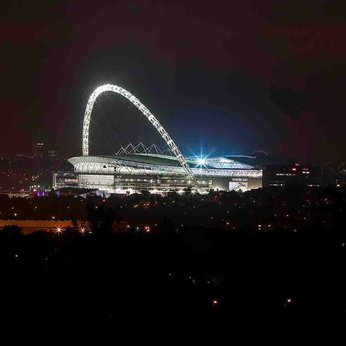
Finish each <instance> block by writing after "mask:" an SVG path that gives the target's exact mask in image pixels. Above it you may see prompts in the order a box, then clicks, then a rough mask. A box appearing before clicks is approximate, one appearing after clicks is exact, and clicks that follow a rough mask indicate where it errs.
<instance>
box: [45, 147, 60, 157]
mask: <svg viewBox="0 0 346 346" xmlns="http://www.w3.org/2000/svg"><path fill="white" fill-rule="evenodd" d="M47 156H49V157H57V156H58V152H57V151H56V150H55V149H49V150H47Z"/></svg>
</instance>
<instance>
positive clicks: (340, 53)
mask: <svg viewBox="0 0 346 346" xmlns="http://www.w3.org/2000/svg"><path fill="white" fill-rule="evenodd" d="M345 37H346V2H345V1H344V0H335V1H326V0H285V1H280V0H276V1H275V0H257V1H256V0H252V1H251V0H241V1H240V0H225V1H218V0H215V1H194V0H185V1H183V0H179V1H168V0H167V1H156V0H152V1H145V0H142V1H139V0H134V1H131V0H126V1H116V0H97V1H93V0H88V1H85V0H69V1H67V0H66V1H65V0H49V1H47V0H30V1H27V0H22V1H16V0H13V1H4V0H2V1H1V2H0V44H1V54H0V75H1V79H0V81H1V93H0V106H1V108H0V109H1V121H2V122H1V126H0V138H1V141H0V153H1V154H3V155H10V154H14V153H29V152H30V151H31V146H32V144H33V142H34V141H36V140H44V141H46V142H47V143H49V144H51V145H55V146H57V147H58V149H59V150H60V152H61V153H63V154H64V155H80V154H81V126H82V118H83V113H84V108H85V105H86V102H87V99H88V96H89V95H90V93H91V92H92V91H93V89H95V88H96V87H97V86H99V85H101V84H103V83H105V82H109V83H116V84H118V85H120V86H122V87H124V88H127V89H128V90H129V91H131V92H132V93H133V94H134V95H136V96H137V97H138V98H139V99H140V100H141V101H142V102H143V103H144V104H145V105H146V106H147V107H148V108H149V109H150V110H151V111H152V112H153V113H154V114H155V115H156V116H157V118H158V119H159V120H160V121H161V122H162V123H163V124H164V126H165V127H166V130H167V131H168V132H169V133H170V135H171V136H172V137H173V138H174V139H175V141H176V143H177V144H178V146H179V147H180V148H181V149H182V151H183V152H184V153H185V154H186V155H190V154H191V153H193V152H198V151H200V150H201V149H200V148H202V149H203V151H204V152H209V151H213V152H214V153H227V152H229V153H251V152H253V151H255V150H264V151H267V152H269V153H273V154H281V155H283V156H286V157H293V158H296V159H297V160H300V161H303V162H305V161H306V162H315V163H324V162H325V161H327V160H338V159H341V158H344V157H345V156H346V145H345V138H346V136H345V128H346V117H345V108H346V94H345V90H346V64H345V58H346V46H345ZM99 101H100V102H99V104H98V107H97V109H95V114H94V115H95V121H96V122H97V119H98V125H100V124H101V125H102V124H103V126H104V127H105V128H106V130H109V129H110V128H112V129H113V130H114V131H113V132H115V133H116V138H117V139H116V140H118V141H119V142H121V143H123V144H125V142H126V141H127V140H128V139H129V140H132V141H134V142H135V141H136V140H137V139H142V140H144V141H146V143H147V144H150V143H151V142H156V139H154V140H151V139H152V138H146V137H150V135H149V132H150V131H149V130H147V129H146V128H147V127H146V126H145V125H147V123H146V120H145V119H144V117H141V116H140V114H138V113H137V111H136V110H135V109H134V108H133V107H132V106H130V105H129V104H128V102H127V103H126V102H125V101H124V100H121V97H119V96H114V95H104V96H102V97H100V100H99ZM99 113H100V114H101V113H102V114H101V115H99ZM102 117H105V118H107V119H108V120H107V121H110V122H112V123H111V124H109V125H107V121H106V120H105V121H104V122H103V123H102V122H101V118H102ZM96 118H97V119H96ZM132 119H136V120H133V121H132ZM99 130H100V131H101V132H102V127H101V129H99ZM106 130H105V131H106ZM92 133H93V134H94V135H92V138H93V143H92V145H94V150H96V149H98V142H99V141H98V137H97V130H96V129H92ZM101 137H102V136H101ZM155 138H157V137H155ZM150 140H151V142H149V141H150ZM112 144H114V145H115V144H116V143H112Z"/></svg>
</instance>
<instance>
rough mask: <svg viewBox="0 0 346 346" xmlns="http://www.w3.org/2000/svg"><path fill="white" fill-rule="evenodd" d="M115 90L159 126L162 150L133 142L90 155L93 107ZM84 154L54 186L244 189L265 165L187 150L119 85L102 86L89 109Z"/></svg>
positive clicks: (258, 182) (257, 183)
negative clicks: (189, 153)
mask: <svg viewBox="0 0 346 346" xmlns="http://www.w3.org/2000/svg"><path fill="white" fill-rule="evenodd" d="M108 91H112V92H114V93H117V94H120V95H121V96H123V97H125V98H126V99H128V100H129V101H130V102H131V103H132V104H133V105H134V106H136V107H137V108H138V109H139V110H140V111H141V113H142V114H143V115H144V116H145V117H146V119H147V120H148V121H149V123H151V124H152V126H154V128H155V129H156V130H157V131H158V133H159V134H160V136H161V137H162V139H163V140H164V141H165V142H166V144H167V149H166V150H164V151H162V150H160V149H159V148H158V147H157V146H156V145H154V144H153V145H151V146H145V145H144V144H143V143H139V144H137V145H132V144H129V145H127V146H126V147H121V148H120V149H119V150H118V151H117V152H116V153H115V154H114V155H112V156H90V155H89V132H90V120H91V115H92V109H93V106H94V103H95V102H96V99H97V97H98V96H99V95H100V94H102V93H104V92H108ZM82 146H83V155H82V156H78V157H72V158H70V159H69V160H68V161H69V162H70V163H71V164H72V165H73V167H74V171H73V172H57V173H54V174H53V188H55V189H61V188H79V189H88V190H99V191H103V192H107V193H119V194H120V193H126V194H130V193H138V192H143V191H147V192H150V193H167V192H170V191H176V192H181V193H182V192H184V191H187V190H191V191H199V192H200V193H205V192H208V191H209V190H211V189H213V190H226V191H229V190H241V191H247V190H250V189H255V188H259V187H261V186H262V170H261V169H257V168H256V167H255V166H254V165H251V164H250V163H249V162H251V159H254V157H251V156H231V155H227V156H222V157H188V158H185V156H184V155H183V154H182V153H181V151H180V150H179V148H178V147H177V145H176V144H175V142H174V141H173V139H172V138H171V137H170V135H169V134H168V132H167V131H166V130H165V129H164V128H163V126H162V125H161V124H160V122H159V121H158V120H157V118H156V117H155V116H154V115H153V114H152V113H151V112H150V111H149V110H148V109H147V108H146V107H145V106H144V105H143V104H142V103H141V102H140V101H139V100H138V99H137V98H136V97H135V96H134V95H132V94H131V93H130V92H129V91H127V90H125V89H124V88H121V87H119V86H117V85H112V84H106V85H103V86H100V87H98V88H97V89H96V90H95V91H94V92H93V93H92V95H91V96H90V98H89V100H88V103H87V107H86V110H85V115H84V121H83V133H82Z"/></svg>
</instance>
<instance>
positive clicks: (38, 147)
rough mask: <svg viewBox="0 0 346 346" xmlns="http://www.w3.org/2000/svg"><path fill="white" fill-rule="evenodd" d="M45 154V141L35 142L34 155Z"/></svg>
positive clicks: (40, 155)
mask: <svg viewBox="0 0 346 346" xmlns="http://www.w3.org/2000/svg"><path fill="white" fill-rule="evenodd" d="M44 156H45V146H44V143H43V142H37V143H35V144H34V157H36V158H37V157H40V158H42V157H44Z"/></svg>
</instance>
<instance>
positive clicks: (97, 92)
mask: <svg viewBox="0 0 346 346" xmlns="http://www.w3.org/2000/svg"><path fill="white" fill-rule="evenodd" d="M106 91H113V92H115V93H116V94H119V95H121V96H123V97H125V98H126V99H128V100H129V101H130V102H131V103H132V104H133V105H135V106H136V107H137V108H138V109H139V110H140V111H141V112H142V113H143V114H144V115H145V116H146V118H147V119H148V120H149V121H150V123H151V124H152V125H153V126H154V127H155V129H156V130H157V131H158V132H159V134H160V135H161V137H162V138H163V139H164V141H165V142H166V143H167V145H168V147H169V148H170V149H171V151H172V153H173V154H174V155H175V156H176V158H177V159H178V161H179V162H180V164H181V166H182V167H183V168H184V170H185V172H186V174H187V175H188V176H189V178H190V179H192V180H193V181H194V182H196V180H195V177H194V174H193V172H192V170H191V168H190V167H189V165H188V163H187V161H186V159H185V157H184V156H183V155H182V153H181V152H180V150H179V148H178V147H177V145H176V144H175V143H174V141H173V139H172V138H171V137H170V135H169V134H168V132H167V131H166V130H165V129H164V128H163V126H162V125H161V124H160V122H159V121H158V120H157V119H156V118H155V116H154V115H153V114H152V113H151V112H150V111H149V109H148V108H147V107H145V106H144V105H143V103H141V101H139V100H138V98H137V97H135V96H134V95H132V94H131V93H130V92H129V91H127V90H126V89H124V88H122V87H119V86H117V85H114V84H105V85H102V86H100V87H98V88H96V89H95V90H94V92H93V93H92V94H91V96H90V97H89V100H88V104H87V106H86V110H85V114H84V121H83V143H82V145H83V156H89V133H90V119H91V113H92V110H93V107H94V103H95V102H96V99H97V97H98V96H99V95H101V94H102V93H104V92H106Z"/></svg>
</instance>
